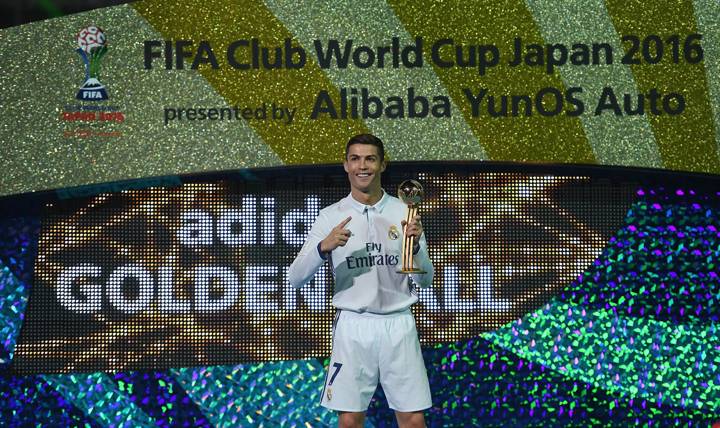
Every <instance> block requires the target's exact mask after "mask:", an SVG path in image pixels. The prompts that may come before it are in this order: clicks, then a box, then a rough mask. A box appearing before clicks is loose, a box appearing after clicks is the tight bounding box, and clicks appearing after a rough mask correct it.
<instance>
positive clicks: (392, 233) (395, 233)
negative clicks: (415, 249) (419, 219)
mask: <svg viewBox="0 0 720 428" xmlns="http://www.w3.org/2000/svg"><path fill="white" fill-rule="evenodd" d="M399 237H400V231H399V230H398V228H397V226H395V225H394V224H393V225H392V226H390V230H388V238H390V239H392V240H393V241H395V240H397V239H398V238H399Z"/></svg>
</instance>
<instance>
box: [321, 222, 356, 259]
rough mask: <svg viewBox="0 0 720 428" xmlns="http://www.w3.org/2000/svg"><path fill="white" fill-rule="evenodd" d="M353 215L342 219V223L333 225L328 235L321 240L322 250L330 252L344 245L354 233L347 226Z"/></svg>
mask: <svg viewBox="0 0 720 428" xmlns="http://www.w3.org/2000/svg"><path fill="white" fill-rule="evenodd" d="M350 219H352V217H348V218H346V219H345V220H343V221H341V222H340V224H338V225H337V226H335V227H333V230H331V231H330V233H329V234H328V236H327V237H326V238H325V239H323V240H322V241H321V242H320V251H322V252H323V253H329V252H330V251H332V250H334V249H335V248H337V247H344V246H345V244H347V241H348V239H350V235H351V234H352V233H351V232H350V231H349V230H348V229H345V226H346V225H347V224H348V223H349V222H350Z"/></svg>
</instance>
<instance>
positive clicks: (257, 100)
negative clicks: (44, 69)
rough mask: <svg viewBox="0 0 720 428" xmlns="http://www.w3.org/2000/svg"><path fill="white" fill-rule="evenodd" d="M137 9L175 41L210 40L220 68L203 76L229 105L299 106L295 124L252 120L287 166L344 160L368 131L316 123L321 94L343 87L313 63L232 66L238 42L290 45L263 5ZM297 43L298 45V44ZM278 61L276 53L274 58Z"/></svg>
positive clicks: (347, 122)
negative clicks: (231, 49) (350, 144)
mask: <svg viewBox="0 0 720 428" xmlns="http://www.w3.org/2000/svg"><path fill="white" fill-rule="evenodd" d="M133 6H134V7H135V8H136V9H137V10H138V11H139V12H140V13H141V14H142V15H143V16H144V17H145V19H147V20H148V22H150V23H151V24H152V25H153V27H155V28H156V29H157V30H158V31H160V32H161V33H162V34H163V37H164V38H165V39H170V40H179V39H187V40H195V41H199V40H208V41H209V42H210V43H211V45H212V46H215V47H217V48H218V53H219V55H218V60H219V61H220V62H221V64H222V65H221V67H220V69H218V70H213V69H210V68H209V67H200V69H199V70H200V73H201V74H202V75H203V77H205V79H207V81H208V82H209V83H210V84H211V85H212V86H213V87H214V88H215V90H216V91H217V92H218V93H219V94H220V95H222V96H223V97H224V98H225V99H226V100H227V101H228V102H229V103H231V104H233V103H235V104H242V105H261V104H262V103H273V102H274V103H277V104H278V105H283V106H286V107H289V108H291V109H293V108H296V109H297V111H296V117H295V121H294V122H293V123H291V124H286V123H284V121H282V120H264V121H251V122H250V126H252V128H253V129H254V130H255V132H257V134H258V135H260V136H261V137H262V139H263V141H264V142H265V143H266V144H268V145H269V146H270V147H272V148H273V150H274V151H275V152H276V153H278V155H279V156H280V158H281V159H282V160H283V162H285V163H290V164H297V163H332V162H338V160H339V159H342V157H343V151H344V148H345V143H346V142H347V140H348V139H349V138H350V137H351V136H353V135H355V134H358V133H362V132H367V129H366V127H365V125H364V123H363V122H362V121H361V120H358V119H355V120H352V119H344V120H334V119H331V118H329V117H327V116H322V117H320V118H317V119H315V120H310V119H309V117H310V114H311V112H312V107H313V105H314V102H315V98H316V96H317V94H318V93H319V92H320V91H321V90H326V91H329V92H330V93H331V94H332V93H335V94H337V91H338V89H337V88H335V86H334V85H333V84H332V82H330V81H329V80H328V78H327V77H326V76H325V74H324V73H323V72H322V71H321V70H320V69H319V67H317V66H316V65H315V64H314V63H313V62H312V57H311V56H310V55H308V63H307V64H306V65H305V66H304V67H303V68H301V69H299V70H293V69H290V70H289V69H285V68H282V69H271V70H267V69H263V68H260V69H251V70H235V69H233V68H232V67H231V66H229V65H228V64H227V62H226V61H227V60H226V59H225V58H224V52H225V51H226V50H227V47H228V46H229V45H230V44H231V43H232V42H234V41H236V40H251V39H253V38H255V39H259V41H260V44H261V45H262V46H269V47H275V46H284V43H285V40H286V39H293V35H292V34H290V33H289V32H288V30H287V29H286V28H285V27H284V26H283V25H282V23H281V22H280V21H279V20H278V19H277V18H276V17H275V16H274V15H273V14H272V13H271V12H270V11H269V10H268V9H267V8H266V7H265V5H264V4H262V3H261V2H243V3H234V2H226V1H219V0H214V1H206V2H203V3H202V6H200V7H198V4H197V3H194V2H179V3H176V4H175V5H174V7H173V10H172V13H169V11H168V7H167V3H166V2H163V1H156V0H153V1H141V2H137V3H134V4H133ZM292 43H293V44H294V45H295V46H297V45H298V43H297V41H295V40H293V41H292ZM248 52H249V49H244V50H243V49H240V50H238V51H237V53H238V59H239V60H241V61H247V62H249V61H250V56H249V53H248ZM272 55H273V58H274V53H273V54H272Z"/></svg>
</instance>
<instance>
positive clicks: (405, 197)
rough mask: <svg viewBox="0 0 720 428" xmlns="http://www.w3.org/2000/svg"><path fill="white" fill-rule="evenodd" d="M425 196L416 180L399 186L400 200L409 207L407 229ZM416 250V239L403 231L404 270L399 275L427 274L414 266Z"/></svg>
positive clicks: (406, 219) (404, 182)
mask: <svg viewBox="0 0 720 428" xmlns="http://www.w3.org/2000/svg"><path fill="white" fill-rule="evenodd" d="M424 196H425V191H424V190H423V187H422V185H421V184H420V183H419V182H417V181H415V180H405V181H403V182H402V183H400V186H398V198H400V200H401V201H403V203H405V205H407V208H408V209H407V215H406V216H405V228H407V227H408V224H410V220H412V219H413V217H415V216H416V215H417V212H418V206H419V205H420V202H422V200H423V197H424ZM414 248H415V237H414V236H408V235H406V234H405V233H404V231H403V245H402V268H401V269H400V270H399V271H398V273H406V274H414V273H419V274H422V273H427V272H425V271H424V270H420V269H418V268H416V267H414V266H413V249H414Z"/></svg>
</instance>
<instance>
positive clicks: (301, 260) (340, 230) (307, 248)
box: [288, 212, 350, 288]
mask: <svg viewBox="0 0 720 428" xmlns="http://www.w3.org/2000/svg"><path fill="white" fill-rule="evenodd" d="M349 221H350V217H348V218H346V219H345V220H343V221H342V222H340V224H338V225H337V226H335V227H334V228H332V230H330V231H329V232H327V229H328V228H329V225H328V220H327V218H325V217H324V216H323V213H322V212H320V215H319V216H318V218H317V219H316V220H315V224H313V226H312V228H311V229H310V233H308V236H307V239H306V240H305V244H304V245H303V246H302V248H301V249H300V252H299V253H298V255H297V257H295V260H294V261H293V262H292V264H291V265H290V269H288V282H289V283H290V285H292V286H293V287H295V288H300V287H302V286H303V285H305V284H307V283H308V282H310V280H312V278H313V276H315V273H316V272H317V271H318V269H320V266H322V265H323V263H325V260H327V256H328V254H330V252H331V251H332V250H334V249H335V248H337V247H340V246H344V245H345V244H346V243H347V240H348V239H349V238H350V231H349V230H347V229H345V226H346V225H347V224H348V222H349Z"/></svg>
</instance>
